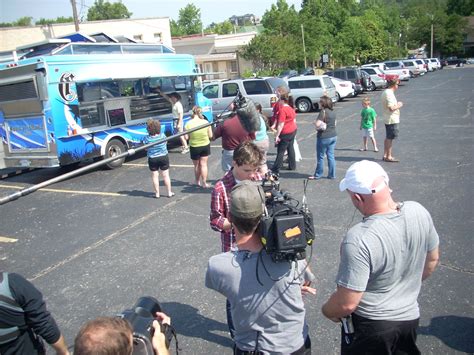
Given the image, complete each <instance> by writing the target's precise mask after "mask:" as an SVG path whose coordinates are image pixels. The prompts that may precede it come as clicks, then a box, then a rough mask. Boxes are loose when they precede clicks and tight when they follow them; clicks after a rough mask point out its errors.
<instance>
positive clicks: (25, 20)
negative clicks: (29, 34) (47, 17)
mask: <svg viewBox="0 0 474 355" xmlns="http://www.w3.org/2000/svg"><path fill="white" fill-rule="evenodd" d="M32 21H33V17H29V16H24V17H20V18H19V19H18V20H16V21H15V22H13V26H19V27H23V26H32V25H33V23H32Z"/></svg>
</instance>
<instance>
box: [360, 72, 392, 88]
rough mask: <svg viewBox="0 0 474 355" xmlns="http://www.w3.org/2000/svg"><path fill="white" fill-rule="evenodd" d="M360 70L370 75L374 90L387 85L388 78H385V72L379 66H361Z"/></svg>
mask: <svg viewBox="0 0 474 355" xmlns="http://www.w3.org/2000/svg"><path fill="white" fill-rule="evenodd" d="M360 70H362V71H363V72H366V73H367V74H369V75H370V78H371V79H372V85H373V89H374V90H375V89H381V88H384V87H386V86H387V80H386V79H385V74H384V73H383V71H381V70H380V69H379V68H377V67H374V68H371V67H361V68H360Z"/></svg>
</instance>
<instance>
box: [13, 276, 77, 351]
mask: <svg viewBox="0 0 474 355" xmlns="http://www.w3.org/2000/svg"><path fill="white" fill-rule="evenodd" d="M9 281H10V289H11V291H12V295H13V297H14V298H15V300H16V301H17V303H18V304H19V305H20V307H21V308H23V311H24V312H25V313H24V314H25V321H26V324H27V326H28V327H29V328H31V329H33V330H34V332H35V333H36V334H37V335H39V336H41V337H42V338H43V339H44V340H45V341H46V342H47V343H48V344H50V345H51V346H52V347H53V348H54V350H56V353H57V354H58V355H67V354H69V351H68V349H67V346H66V343H65V341H64V337H63V336H62V335H61V332H60V331H59V328H58V326H57V324H56V321H55V320H54V318H53V316H51V314H50V313H49V312H48V310H47V309H46V303H45V302H44V300H43V295H42V294H41V292H40V291H39V290H38V289H37V288H36V287H35V286H34V285H33V284H32V283H31V282H29V281H28V280H26V279H25V278H24V277H23V276H21V275H18V274H15V273H12V274H9Z"/></svg>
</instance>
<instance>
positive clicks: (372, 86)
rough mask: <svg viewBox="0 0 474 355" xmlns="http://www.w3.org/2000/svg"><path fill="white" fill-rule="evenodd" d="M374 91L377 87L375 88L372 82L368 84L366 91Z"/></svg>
mask: <svg viewBox="0 0 474 355" xmlns="http://www.w3.org/2000/svg"><path fill="white" fill-rule="evenodd" d="M375 89H377V87H376V86H375V84H374V83H373V82H372V83H370V86H369V89H368V91H375Z"/></svg>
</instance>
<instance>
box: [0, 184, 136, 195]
mask: <svg viewBox="0 0 474 355" xmlns="http://www.w3.org/2000/svg"><path fill="white" fill-rule="evenodd" d="M0 187H3V188H5V189H15V190H23V189H25V188H26V187H23V186H15V185H0ZM38 191H48V192H62V193H68V194H78V195H99V196H127V195H126V194H119V193H116V192H102V191H81V190H63V189H45V188H43V189H39V190H38Z"/></svg>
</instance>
